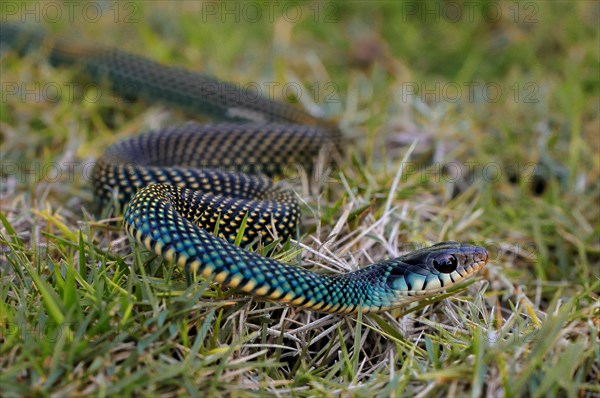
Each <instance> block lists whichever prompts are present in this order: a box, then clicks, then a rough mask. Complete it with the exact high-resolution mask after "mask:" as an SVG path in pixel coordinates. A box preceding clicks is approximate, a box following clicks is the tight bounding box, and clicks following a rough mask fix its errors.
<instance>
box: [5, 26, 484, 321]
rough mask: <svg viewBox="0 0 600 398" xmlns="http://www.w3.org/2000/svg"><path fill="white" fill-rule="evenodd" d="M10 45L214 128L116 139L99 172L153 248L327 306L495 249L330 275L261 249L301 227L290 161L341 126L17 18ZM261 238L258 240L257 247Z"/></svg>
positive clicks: (443, 277) (433, 278)
mask: <svg viewBox="0 0 600 398" xmlns="http://www.w3.org/2000/svg"><path fill="white" fill-rule="evenodd" d="M1 40H2V46H3V48H4V47H6V46H7V45H8V47H9V48H10V49H11V50H14V51H16V52H17V53H19V54H20V55H23V54H24V53H27V52H29V51H30V50H31V49H32V48H38V47H41V48H43V49H44V51H46V54H47V55H48V58H49V60H50V62H51V63H52V64H53V65H57V66H60V65H77V66H78V67H80V68H81V69H82V70H83V71H84V72H85V73H86V74H87V75H88V76H90V77H91V78H92V79H93V80H94V81H98V82H103V83H104V82H109V83H110V84H111V85H112V86H113V88H114V90H115V91H116V92H117V93H119V94H120V95H122V96H124V97H126V98H127V97H135V98H140V99H142V100H144V101H147V102H150V103H152V102H160V103H163V104H167V105H169V106H173V107H175V108H177V109H181V110H183V111H184V112H185V113H189V114H194V115H198V114H201V115H205V116H208V117H211V118H213V119H214V120H215V122H213V123H195V122H189V123H185V124H183V125H180V126H174V127H166V128H163V129H158V130H153V131H149V132H147V133H145V134H140V135H137V136H134V137H131V138H127V139H125V140H123V141H120V142H117V143H116V144H114V145H112V146H110V147H109V148H108V149H107V150H106V152H105V153H104V154H103V155H102V156H101V157H100V158H99V159H98V161H97V163H96V166H95V167H94V172H93V186H94V192H95V197H96V199H97V201H98V203H99V205H100V207H106V206H111V205H113V206H118V205H121V206H122V209H124V213H123V225H124V228H125V230H126V231H127V233H128V234H129V235H130V236H131V237H132V238H133V239H134V240H135V242H137V244H138V245H141V246H143V247H145V248H146V249H147V250H148V251H150V252H152V253H154V254H156V255H158V256H161V257H162V258H163V259H164V260H166V261H167V262H169V263H175V264H177V265H178V266H180V267H182V268H183V269H184V270H185V273H186V275H193V274H196V275H199V276H201V277H203V278H206V279H212V281H214V282H217V283H220V284H222V285H224V286H227V287H229V288H233V289H236V290H237V291H240V292H243V293H247V294H250V295H253V296H255V297H258V298H262V299H266V300H268V301H273V302H278V303H287V304H288V305H291V306H295V307H300V308H304V309H308V310H312V311H317V312H323V313H336V314H350V313H356V312H358V311H361V312H364V313H367V312H377V311H384V310H388V309H392V308H395V307H398V306H402V305H405V304H406V303H408V302H411V301H414V300H420V299H422V298H425V297H431V296H435V295H436V294H439V293H440V292H441V291H443V290H446V289H448V288H449V287H450V286H452V285H455V284H457V283H459V282H462V281H464V280H466V279H467V278H470V277H472V276H473V275H475V274H476V273H477V272H478V271H479V270H481V269H482V268H483V267H484V266H485V265H486V263H487V260H488V252H487V250H486V249H485V248H483V247H481V246H476V245H470V244H464V243H457V242H441V243H437V244H434V245H432V246H429V247H424V248H421V249H419V250H415V251H412V252H410V253H407V254H404V255H401V256H399V257H396V258H392V259H387V260H383V261H380V262H378V263H374V264H370V265H367V266H364V267H361V268H360V269H358V270H355V271H352V272H346V273H320V272H315V271H312V270H309V269H306V268H303V267H301V266H299V265H296V264H288V263H285V262H281V261H278V260H276V259H274V258H271V257H269V256H262V255H260V254H259V253H258V250H256V248H257V247H260V245H263V247H264V245H267V244H272V243H274V242H275V243H281V242H286V241H289V240H290V239H292V238H293V237H294V234H295V233H297V228H298V225H299V224H298V223H299V220H300V205H299V202H298V199H297V197H296V194H295V193H294V192H293V190H292V189H291V188H290V187H289V185H288V184H287V183H286V182H285V180H282V181H279V182H274V180H273V178H274V177H277V176H281V175H285V174H286V167H289V165H300V166H301V168H302V169H304V170H312V166H313V165H314V162H315V158H316V157H317V156H318V154H319V153H320V151H322V150H323V148H330V149H332V148H333V149H332V150H335V148H339V147H343V143H344V140H343V135H342V133H341V132H340V129H339V128H337V127H336V126H335V124H334V123H332V122H330V121H326V120H323V119H321V118H318V117H316V116H313V115H312V114H309V113H308V112H306V111H304V110H303V109H301V108H299V107H297V106H294V105H292V104H289V103H284V102H277V101H274V100H272V99H269V98H264V97H260V96H256V95H254V94H255V93H251V92H247V91H244V90H243V89H240V87H239V86H237V85H235V84H233V83H228V82H225V81H221V80H219V79H217V78H215V77H213V76H210V75H206V74H202V73H198V72H193V71H190V70H186V69H183V68H180V67H176V66H169V65H164V64H161V63H158V62H155V61H153V60H150V59H148V58H145V57H142V56H140V55H136V54H133V53H130V52H126V51H123V50H120V49H116V48H113V47H104V46H99V45H94V44H90V43H81V42H76V41H73V40H68V39H63V38H49V35H47V34H46V33H45V32H43V31H41V30H39V29H31V28H30V27H24V26H22V25H20V24H18V23H5V24H3V26H2V39H1ZM257 245H258V246H257Z"/></svg>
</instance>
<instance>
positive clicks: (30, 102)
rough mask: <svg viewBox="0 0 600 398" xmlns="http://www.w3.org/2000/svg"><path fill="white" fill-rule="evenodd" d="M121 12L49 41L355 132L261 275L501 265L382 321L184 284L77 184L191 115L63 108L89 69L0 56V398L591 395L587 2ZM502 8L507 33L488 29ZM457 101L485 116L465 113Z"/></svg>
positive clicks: (124, 107)
mask: <svg viewBox="0 0 600 398" xmlns="http://www.w3.org/2000/svg"><path fill="white" fill-rule="evenodd" d="M19 4H20V3H19ZM40 4H42V3H40ZM122 4H123V5H122V6H121V7H125V5H127V4H134V5H135V7H134V8H132V9H125V8H121V9H120V11H121V13H120V14H119V17H118V18H116V19H117V22H118V23H115V14H114V10H111V9H108V8H105V9H104V11H105V15H104V18H101V19H100V20H99V21H98V22H93V23H92V22H90V21H87V22H86V21H84V20H83V18H82V17H81V14H80V13H77V14H76V18H75V23H74V24H73V25H71V24H69V23H68V21H67V20H66V17H65V18H62V19H60V20H59V21H58V22H56V23H54V24H44V26H45V27H46V28H47V29H50V30H53V31H56V32H58V33H60V34H63V35H71V36H77V37H78V38H82V39H86V40H88V41H95V42H101V43H103V44H106V45H113V46H118V47H120V48H123V49H126V50H130V51H134V52H137V53H140V54H144V55H146V56H148V57H150V58H153V59H156V60H159V61H161V62H164V63H169V64H177V65H182V66H185V67H187V68H190V69H194V70H200V71H205V72H208V73H211V74H215V75H217V76H218V77H220V78H222V79H225V80H229V81H234V82H239V83H240V84H245V83H247V82H259V83H264V82H278V83H279V84H280V86H279V87H281V86H283V84H285V83H286V82H289V81H296V80H297V81H300V82H302V83H303V84H304V86H303V87H304V88H305V89H306V90H303V95H302V97H301V98H300V102H301V104H302V105H303V106H305V107H311V106H317V107H318V108H319V109H320V110H321V111H322V112H323V113H324V114H326V115H327V116H329V117H334V118H336V119H337V120H338V121H339V123H340V124H341V126H342V127H343V129H344V133H345V134H346V136H347V137H352V142H351V143H349V150H348V152H349V153H348V154H347V158H346V159H343V161H342V163H341V164H339V165H337V166H336V167H335V169H334V171H332V173H331V178H321V179H319V181H317V182H313V183H311V184H309V185H310V186H309V185H307V184H302V183H295V184H294V185H295V187H296V190H297V192H298V194H299V196H300V197H302V198H303V199H304V200H305V205H304V209H303V216H304V218H303V225H302V236H301V239H300V243H301V248H302V250H301V251H299V248H298V247H296V245H294V244H291V245H283V246H279V247H278V248H276V249H275V251H274V253H273V254H272V255H274V256H277V257H279V258H281V259H285V260H286V261H289V262H292V263H293V262H298V261H299V260H298V259H299V257H298V255H299V253H300V252H301V253H302V259H301V263H302V264H303V265H304V266H306V267H310V268H312V269H323V270H325V269H333V270H340V271H346V270H350V269H355V268H357V267H359V266H361V265H365V264H367V263H369V262H370V261H379V260H382V259H384V258H389V257H393V256H396V255H398V254H399V253H401V252H402V251H405V250H410V249H411V245H414V244H416V245H423V244H429V243H433V242H437V241H440V240H446V239H448V240H450V239H451V240H457V241H467V242H477V243H480V244H483V245H485V246H487V247H488V248H489V249H490V253H491V261H490V263H489V265H488V266H487V267H486V269H485V270H484V272H482V274H481V276H480V277H479V278H477V279H475V280H473V281H472V282H471V283H468V284H467V285H466V286H462V287H461V288H460V289H458V291H454V292H452V294H448V295H441V296H440V297H438V298H435V299H429V300H424V301H422V302H418V303H416V304H415V305H413V306H410V307H407V308H399V309H397V310H393V311H389V312H387V313H382V314H359V315H354V316H345V317H341V316H332V315H322V314H316V313H311V312H309V311H304V310H298V309H295V308H291V307H286V306H283V305H278V304H274V303H265V302H260V301H256V300H254V299H252V298H250V297H248V296H243V295H239V294H237V293H236V292H234V291H231V290H228V289H225V288H222V287H220V286H218V285H215V284H212V283H210V281H203V280H201V279H198V280H196V281H195V282H196V283H193V284H192V285H189V286H188V284H187V283H186V277H185V275H184V273H183V272H182V271H181V270H180V269H178V268H177V267H176V266H174V265H172V264H168V263H166V262H164V261H163V260H162V259H161V258H157V257H155V256H153V255H150V254H148V253H147V252H146V251H144V250H141V249H139V248H137V247H135V246H132V244H131V242H130V240H129V238H127V237H126V235H125V232H124V231H123V230H122V228H121V226H120V219H119V218H118V217H112V215H110V214H97V213H94V212H93V207H92V197H93V195H92V190H91V185H90V180H89V171H90V169H89V166H90V164H91V163H92V162H93V159H95V158H97V157H98V156H100V154H101V153H102V151H103V150H104V149H105V148H106V147H107V146H108V145H110V144H111V143H112V142H115V141H117V140H119V139H122V138H124V137H127V136H130V135H132V134H136V133H137V132H139V131H143V130H146V129H148V128H153V127H158V126H165V125H168V124H172V123H178V122H181V121H182V120H183V117H182V115H181V114H179V113H178V112H176V111H172V110H168V109H166V108H163V107H160V106H156V105H154V106H149V105H148V104H144V103H130V102H127V101H125V100H122V99H119V98H117V97H114V96H112V95H111V93H110V90H109V89H107V88H103V87H100V89H101V90H103V91H102V94H101V95H99V96H98V98H97V99H96V93H97V90H98V87H97V86H93V85H87V86H85V87H84V86H83V85H79V86H74V87H75V93H74V94H73V95H70V93H69V92H68V90H67V87H69V85H70V84H71V83H72V82H79V81H80V79H79V73H78V71H77V70H76V69H69V68H60V69H56V68H52V67H50V66H49V65H48V64H47V62H46V61H45V56H44V54H43V53H42V52H37V53H33V54H31V55H29V56H28V57H26V58H24V59H20V58H17V57H15V56H14V55H12V54H3V55H2V92H3V94H2V95H3V98H2V101H0V113H1V115H0V123H1V124H0V131H1V132H2V146H1V156H2V175H1V178H2V188H1V190H0V192H1V195H2V196H1V198H0V210H1V219H0V221H1V229H0V244H1V253H0V263H1V265H0V272H1V277H2V283H1V284H0V296H1V300H0V326H1V327H2V330H1V335H0V342H1V343H2V344H1V346H0V352H1V357H0V371H1V374H0V377H1V379H0V393H1V394H2V396H7V397H8V396H19V395H22V396H75V395H77V396H79V395H82V394H85V395H92V396H111V395H124V396H127V395H142V396H159V395H160V396H177V395H182V394H185V395H193V396H199V397H205V396H275V395H277V396H289V395H292V396H344V397H347V396H394V397H400V396H409V397H410V396H420V397H425V396H447V395H451V396H507V397H515V396H532V397H541V396H569V397H575V396H577V397H592V396H598V395H600V388H599V387H598V381H599V377H600V376H599V365H598V364H599V363H600V342H599V340H598V328H599V322H600V321H599V320H600V310H599V307H598V292H599V291H600V282H599V279H598V276H599V267H600V238H599V237H600V224H599V223H600V220H599V213H600V207H599V201H598V197H599V193H600V192H599V191H600V185H599V183H598V176H599V175H600V161H599V158H600V157H599V153H600V142H599V140H598V138H597V134H598V126H599V123H600V115H599V113H598V103H599V102H598V101H599V92H600V89H599V82H598V66H599V59H600V55H599V50H598V46H597V44H598V38H599V35H598V34H599V32H598V28H597V22H598V15H599V14H598V3H597V2H576V3H571V4H569V3H566V2H554V3H550V2H539V3H536V2H524V3H519V4H518V6H517V8H515V4H517V3H514V2H501V3H487V2H485V3H481V4H479V3H477V5H476V6H475V8H474V9H473V11H474V13H473V17H472V18H469V17H468V16H464V17H463V19H462V20H461V21H459V22H451V21H448V15H450V14H447V13H449V12H451V11H452V10H448V9H446V11H443V10H444V9H443V7H445V6H444V4H446V3H435V2H429V3H427V4H428V6H431V7H433V8H432V9H433V10H434V13H433V14H423V13H420V12H419V11H418V9H414V8H411V7H414V6H415V4H416V3H403V4H404V5H403V4H401V3H395V2H378V3H376V4H374V5H367V4H365V3H362V2H351V3H348V4H347V5H345V4H344V3H341V2H340V3H311V2H306V3H300V4H301V7H302V8H301V9H302V11H303V18H302V19H301V20H299V21H298V22H296V23H289V22H286V21H285V18H283V17H282V12H283V11H282V8H283V7H284V4H288V3H282V4H281V6H277V7H276V8H275V9H274V14H273V21H270V20H269V18H268V15H267V14H266V11H265V14H263V18H261V19H260V20H259V21H258V22H249V21H247V20H245V18H244V17H243V16H242V17H241V23H240V24H235V23H234V21H233V20H232V19H233V18H234V16H233V15H230V16H225V17H223V18H224V21H221V16H217V17H214V16H210V15H208V10H207V9H203V8H202V5H201V3H193V2H186V3H184V4H179V5H169V4H167V3H157V4H155V5H153V6H150V5H149V4H148V3H122ZM211 4H212V3H211ZM231 4H233V3H231ZM240 4H242V3H240ZM253 4H255V3H253ZM292 4H298V3H292ZM495 5H497V6H498V7H501V8H500V10H501V12H502V16H501V17H500V18H497V19H494V20H491V18H488V20H486V19H485V18H484V17H482V14H481V13H482V12H483V10H484V9H485V10H488V11H490V10H491V8H490V7H495ZM218 7H223V5H218ZM240 7H241V5H240ZM264 7H266V6H264ZM407 7H408V8H407ZM435 7H439V10H440V11H439V12H438V13H437V14H436V12H437V11H435V10H436V8H435ZM511 7H512V8H511ZM3 10H4V11H5V12H7V13H8V9H3ZM316 10H319V14H318V15H317V16H316V17H315V14H314V13H315V12H316ZM415 10H416V11H415ZM79 11H81V10H79ZM130 11H134V17H136V18H137V21H133V23H125V22H126V21H125V20H124V19H125V17H126V16H127V15H128V12H130ZM218 11H220V9H218ZM247 11H248V12H249V11H250V10H247ZM421 11H423V10H421ZM203 12H204V14H203ZM240 12H242V11H240ZM290 12H291V11H290ZM444 12H446V14H444ZM490 12H491V11H490ZM440 13H441V14H440ZM203 15H207V18H206V21H205V20H203V19H202V16H203ZM444 15H446V16H447V17H446V18H444ZM452 15H454V14H452ZM438 16H439V17H438ZM450 16H451V15H450ZM2 17H3V18H4V17H6V18H7V19H14V18H15V15H3V16H2ZM315 18H316V20H315ZM332 18H333V19H332ZM367 21H369V22H367ZM15 84H16V85H17V86H16V87H17V89H18V92H17V93H13V91H11V90H13V88H14V87H15ZM436 84H438V86H437V87H439V89H436ZM476 84H479V85H478V86H477V85H476ZM486 84H487V86H485V85H486ZM457 85H458V86H460V87H463V88H464V87H474V89H473V92H472V93H470V94H472V96H470V95H468V93H467V92H466V91H463V94H462V95H461V96H460V97H459V99H458V100H456V101H454V100H453V98H454V97H455V96H454V95H453V92H452V91H451V90H452V89H453V88H456V86H457ZM52 87H60V88H61V89H62V95H61V96H60V98H58V100H56V101H49V100H48V99H50V98H54V96H53V95H52V94H51V93H50V92H49V91H47V92H46V94H44V90H50V89H51V88H52ZM82 87H84V88H86V89H87V91H86V90H83V91H81V90H79V89H80V88H82ZM262 87H266V86H264V85H263V86H262ZM477 87H487V88H488V89H489V90H492V89H494V87H496V88H497V87H500V89H501V92H502V95H500V96H498V98H494V97H493V95H492V94H493V93H492V91H489V92H485V93H484V92H483V91H481V90H479V89H477ZM412 88H417V89H419V88H420V89H425V90H426V91H427V90H430V91H431V92H430V93H429V94H427V97H426V100H427V101H425V102H422V101H420V99H419V98H420V96H419V95H416V94H415V95H409V94H406V90H407V89H412ZM465 90H466V89H465ZM25 93H27V94H25ZM36 93H37V94H36ZM40 93H41V94H40ZM436 95H437V96H439V101H435V100H436V98H435V97H436ZM486 95H487V96H486ZM36 96H37V97H36ZM284 96H285V94H284V93H281V92H280V91H277V90H275V98H276V99H282V97H284ZM326 98H327V99H329V100H331V101H326ZM415 140H419V142H418V143H417V144H416V145H415V146H414V148H412V149H409V147H410V145H411V144H413V142H415ZM405 156H409V157H408V159H409V162H408V163H404V164H403V163H402V160H403V158H404V157H405ZM442 165H447V167H446V168H445V169H444V168H443V167H442ZM457 167H461V169H460V170H461V171H462V172H461V174H460V178H454V175H452V174H444V171H447V172H456V170H458V168H457ZM57 170H58V171H60V175H56V172H57ZM469 170H471V171H472V173H466V171H469Z"/></svg>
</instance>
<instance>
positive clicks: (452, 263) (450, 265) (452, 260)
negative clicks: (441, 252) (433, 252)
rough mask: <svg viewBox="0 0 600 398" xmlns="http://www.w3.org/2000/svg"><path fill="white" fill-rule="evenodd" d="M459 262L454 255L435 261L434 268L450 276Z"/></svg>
mask: <svg viewBox="0 0 600 398" xmlns="http://www.w3.org/2000/svg"><path fill="white" fill-rule="evenodd" d="M457 265H458V260H457V259H456V257H454V256H453V255H451V254H450V255H449V256H446V257H442V258H440V261H438V260H433V267H434V268H435V269H436V270H438V271H439V272H441V273H443V274H449V273H451V272H453V271H455V270H456V266H457Z"/></svg>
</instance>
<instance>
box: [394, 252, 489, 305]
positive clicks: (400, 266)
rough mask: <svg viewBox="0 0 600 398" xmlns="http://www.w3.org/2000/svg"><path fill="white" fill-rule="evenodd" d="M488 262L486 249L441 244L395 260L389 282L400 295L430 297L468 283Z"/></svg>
mask: <svg viewBox="0 0 600 398" xmlns="http://www.w3.org/2000/svg"><path fill="white" fill-rule="evenodd" d="M487 261H488V252H487V250H486V249H484V248H483V247H480V246H471V245H466V244H462V243H456V242H442V243H438V244H435V245H433V246H430V247H426V248H423V249H420V250H416V251H414V252H411V253H408V254H406V255H404V256H401V257H398V258H396V259H394V260H392V267H391V268H390V271H389V274H388V275H387V280H386V281H387V285H388V287H389V288H391V289H393V290H394V291H395V292H396V293H397V294H399V295H409V296H415V295H427V294H430V293H435V292H437V291H439V290H442V289H445V288H447V287H449V286H452V285H454V284H455V283H457V282H461V281H463V280H465V279H466V278H468V277H470V276H472V275H473V274H475V273H476V272H478V271H479V270H480V269H482V268H483V267H484V266H485V264H486V263H487Z"/></svg>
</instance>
